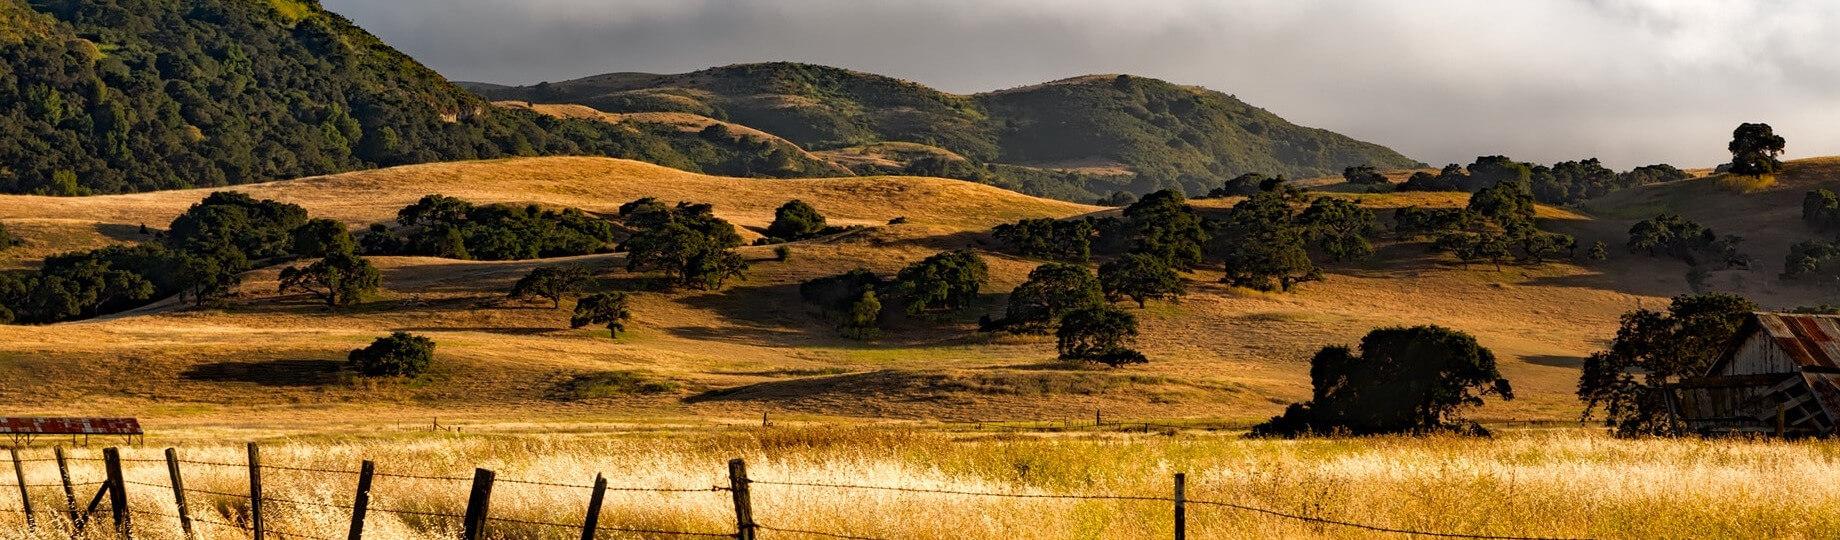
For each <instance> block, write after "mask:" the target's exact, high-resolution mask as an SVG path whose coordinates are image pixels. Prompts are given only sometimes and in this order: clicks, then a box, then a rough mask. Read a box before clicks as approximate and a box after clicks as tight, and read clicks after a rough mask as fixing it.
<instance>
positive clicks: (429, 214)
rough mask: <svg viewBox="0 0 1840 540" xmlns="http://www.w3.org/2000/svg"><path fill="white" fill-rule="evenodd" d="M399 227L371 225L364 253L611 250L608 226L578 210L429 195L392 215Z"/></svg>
mask: <svg viewBox="0 0 1840 540" xmlns="http://www.w3.org/2000/svg"><path fill="white" fill-rule="evenodd" d="M396 223H397V227H395V228H391V227H390V226H388V225H386V224H382V223H377V224H373V225H371V227H370V230H368V231H366V232H364V233H363V234H360V235H359V236H358V244H359V246H360V247H361V248H362V252H364V253H366V254H372V255H421V256H430V257H444V258H449V259H478V260H488V261H491V260H515V259H535V258H542V257H566V256H572V255H587V254H590V253H604V252H608V251H612V244H613V242H614V241H615V240H616V239H617V236H616V231H615V229H614V226H613V224H612V223H611V222H609V221H607V220H605V219H602V218H599V217H596V216H591V215H589V214H587V213H586V212H583V211H581V210H579V209H575V208H566V209H562V210H552V209H545V208H541V207H538V206H537V205H511V204H487V205H474V204H473V203H471V202H467V201H465V200H461V199H457V198H454V197H447V196H444V195H438V194H437V195H428V196H426V197H422V199H421V200H419V201H417V202H416V203H415V204H412V205H409V206H406V207H404V208H403V209H402V210H399V211H397V213H396Z"/></svg>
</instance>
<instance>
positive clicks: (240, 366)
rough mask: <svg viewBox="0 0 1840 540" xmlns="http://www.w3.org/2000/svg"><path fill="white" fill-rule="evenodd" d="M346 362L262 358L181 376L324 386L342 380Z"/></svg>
mask: <svg viewBox="0 0 1840 540" xmlns="http://www.w3.org/2000/svg"><path fill="white" fill-rule="evenodd" d="M344 366H345V363H344V362H338V361H334V360H261V361H251V362H212V363H209V364H199V365H195V366H192V367H190V368H187V369H186V370H185V371H184V372H183V373H180V374H179V377H180V378H183V379H186V380H190V381H203V382H240V383H251V384H256V385H260V386H273V387H291V386H323V385H328V384H333V383H336V382H339V378H340V376H339V372H340V371H341V370H343V369H344Z"/></svg>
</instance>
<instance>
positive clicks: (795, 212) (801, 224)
mask: <svg viewBox="0 0 1840 540" xmlns="http://www.w3.org/2000/svg"><path fill="white" fill-rule="evenodd" d="M824 229H825V226H824V215H823V214H820V213H818V209H816V208H812V206H811V205H809V204H805V202H804V201H800V200H798V199H793V200H791V201H787V202H786V204H783V205H780V207H779V209H777V210H774V211H773V223H772V224H770V225H767V236H769V237H772V238H782V239H785V240H787V241H797V240H804V239H806V238H811V237H813V236H817V235H819V234H821V233H823V232H824Z"/></svg>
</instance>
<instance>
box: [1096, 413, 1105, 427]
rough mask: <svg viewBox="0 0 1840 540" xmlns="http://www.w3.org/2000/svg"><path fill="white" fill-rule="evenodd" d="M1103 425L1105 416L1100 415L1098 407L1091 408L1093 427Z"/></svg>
mask: <svg viewBox="0 0 1840 540" xmlns="http://www.w3.org/2000/svg"><path fill="white" fill-rule="evenodd" d="M1103 425H1105V417H1104V416H1102V415H1100V412H1099V409H1093V427H1099V426H1103Z"/></svg>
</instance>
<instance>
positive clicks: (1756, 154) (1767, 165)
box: [1726, 123, 1785, 176]
mask: <svg viewBox="0 0 1840 540" xmlns="http://www.w3.org/2000/svg"><path fill="white" fill-rule="evenodd" d="M1784 145H1785V141H1784V140H1783V138H1782V136H1781V135H1777V134H1776V130H1774V129H1771V128H1770V125H1769V124H1764V123H1755V124H1752V123H1744V124H1739V125H1738V128H1737V129H1734V130H1732V132H1731V143H1730V144H1727V145H1726V149H1728V150H1730V151H1731V164H1730V167H1731V172H1732V174H1742V175H1746V176H1762V175H1765V174H1771V173H1774V172H1776V171H1778V170H1781V169H1782V161H1780V160H1778V159H1776V156H1780V155H1782V152H1783V146H1784Z"/></svg>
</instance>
